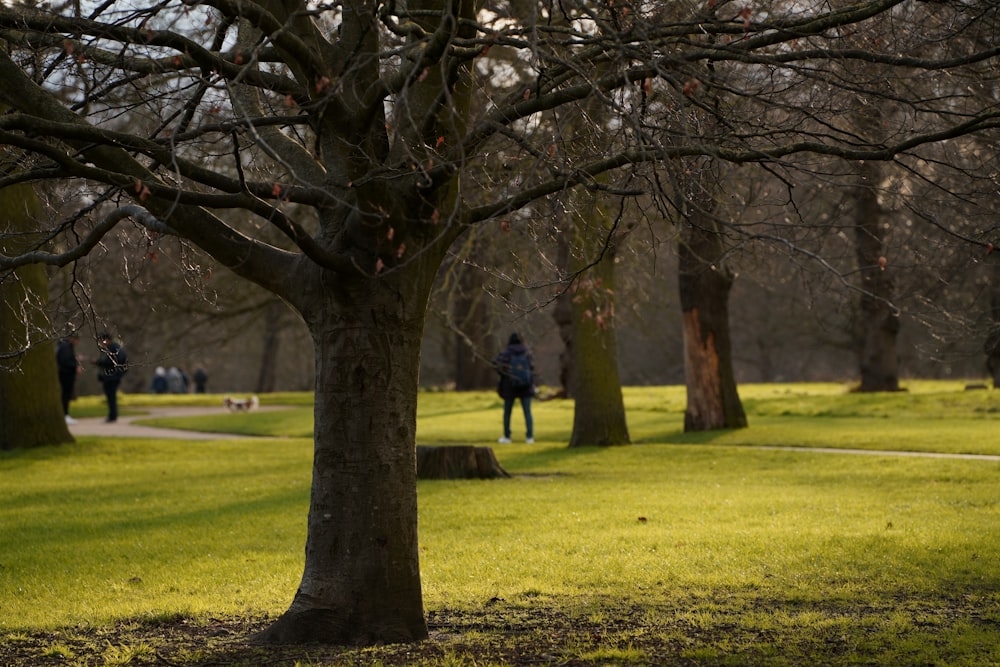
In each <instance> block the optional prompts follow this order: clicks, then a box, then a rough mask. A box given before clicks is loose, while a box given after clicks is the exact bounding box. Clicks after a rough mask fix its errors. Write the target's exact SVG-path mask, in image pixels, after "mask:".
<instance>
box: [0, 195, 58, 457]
mask: <svg viewBox="0 0 1000 667" xmlns="http://www.w3.org/2000/svg"><path fill="white" fill-rule="evenodd" d="M38 208H39V207H38V200H37V198H36V195H35V192H34V191H33V190H32V189H31V187H30V186H27V185H19V186H11V187H7V188H4V189H3V190H0V220H2V224H0V226H2V227H4V228H5V229H8V230H11V231H19V232H23V234H16V235H9V236H6V235H5V236H4V237H3V239H6V241H5V242H2V243H0V253H3V254H5V255H17V254H19V253H21V252H25V251H29V250H32V249H33V243H34V241H35V236H34V235H33V234H32V232H34V231H35V229H36V224H35V220H36V216H37V215H38ZM47 307H48V280H47V278H46V275H45V268H44V267H42V266H40V265H32V266H25V267H22V268H20V269H17V270H15V271H14V272H13V273H10V274H7V275H5V276H3V278H2V279H0V450H5V449H20V448H27V447H38V446H42V445H58V444H63V443H67V442H73V436H72V435H70V432H69V429H68V428H67V427H66V421H65V419H64V417H63V411H62V405H61V403H60V399H59V379H58V371H57V369H56V360H55V347H54V346H53V345H52V343H51V342H44V341H39V340H38V338H39V336H43V335H44V332H45V331H46V330H47V328H48V314H47Z"/></svg>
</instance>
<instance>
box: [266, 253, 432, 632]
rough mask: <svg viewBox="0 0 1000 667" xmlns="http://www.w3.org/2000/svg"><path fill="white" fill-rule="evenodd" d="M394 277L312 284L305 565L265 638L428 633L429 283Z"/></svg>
mask: <svg viewBox="0 0 1000 667" xmlns="http://www.w3.org/2000/svg"><path fill="white" fill-rule="evenodd" d="M416 264H417V263H415V265H416ZM411 268H412V267H411ZM424 268H425V269H426V268H427V267H424ZM431 268H433V267H431ZM428 272H429V273H430V275H431V278H432V277H433V271H431V270H429V269H428V271H424V273H428ZM394 275H395V276H396V279H390V278H384V279H381V280H380V279H369V280H365V279H360V280H352V281H351V284H349V285H348V284H346V283H347V281H348V279H346V278H343V277H341V278H339V279H338V280H339V281H340V283H341V284H342V285H344V286H343V287H342V288H338V289H337V290H327V291H324V290H316V292H315V294H317V297H316V298H317V299H327V301H326V302H325V303H314V304H312V307H311V308H310V309H309V312H307V313H305V315H304V317H305V320H306V322H307V324H308V326H309V329H310V331H311V333H312V336H313V340H314V344H315V350H316V398H315V429H316V430H315V453H314V462H313V483H312V497H311V502H310V508H309V530H308V540H307V543H306V558H305V571H304V573H303V576H302V582H301V584H300V585H299V589H298V592H297V593H296V594H295V598H294V600H293V602H292V604H291V606H290V608H289V609H288V611H286V612H285V614H284V615H283V616H282V617H281V618H280V619H279V620H278V621H277V622H276V623H275V624H274V625H272V626H271V627H270V628H269V629H267V630H266V631H264V632H263V633H262V634H261V635H260V636H259V637H258V639H259V640H261V641H266V642H272V643H308V642H322V643H328V644H349V645H354V644H358V645H372V644H378V643H383V642H389V643H391V642H408V641H415V640H419V639H423V638H425V637H426V636H427V627H426V624H425V622H424V616H423V605H422V600H421V589H420V568H419V559H418V551H417V496H416V489H417V479H416V457H415V431H416V408H417V384H418V369H419V363H420V340H421V335H422V331H423V322H424V310H425V308H426V303H427V296H428V293H429V289H430V287H429V283H430V279H425V277H424V276H421V275H420V274H419V273H417V272H416V271H412V270H407V269H403V270H401V271H398V272H397V273H396V274H394ZM407 275H408V276H409V279H408V278H407V277H406V276H407ZM315 284H317V285H318V284H319V282H316V283H315ZM333 299H336V303H331V300H333Z"/></svg>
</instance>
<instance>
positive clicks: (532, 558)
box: [0, 383, 1000, 665]
mask: <svg viewBox="0 0 1000 667" xmlns="http://www.w3.org/2000/svg"><path fill="white" fill-rule="evenodd" d="M741 391H742V395H743V396H744V399H745V401H746V405H747V408H748V413H749V417H750V422H751V427H750V428H749V429H745V430H741V431H737V432H726V433H723V432H719V433H712V434H698V435H685V434H683V433H681V429H680V424H681V422H682V412H683V392H682V390H680V389H678V388H672V387H668V388H630V389H628V390H627V392H626V400H627V404H628V408H629V424H630V428H631V432H632V437H633V440H634V441H635V442H636V443H637V444H636V445H634V446H630V447H617V448H612V449H601V450H599V449H581V450H570V449H567V448H566V447H565V442H566V440H567V439H568V436H569V428H570V425H571V421H572V405H571V404H570V403H567V402H554V401H553V402H546V403H540V404H538V405H537V406H536V421H537V424H538V425H537V428H536V431H537V433H536V436H537V439H538V444H536V445H533V446H529V445H524V444H517V443H515V444H514V445H503V446H501V445H495V446H494V451H495V452H496V454H497V456H498V458H499V460H500V462H501V463H502V464H503V465H504V467H505V468H506V469H507V470H508V471H509V472H510V473H512V475H513V477H512V478H511V479H509V480H497V481H422V482H420V487H419V499H420V527H421V530H420V534H421V571H422V576H423V581H424V590H425V604H426V607H427V610H428V620H429V622H430V626H431V631H432V638H431V640H430V641H428V642H424V643H422V644H420V645H417V646H409V647H382V648H377V649H365V650H358V649H353V650H350V649H318V648H316V649H312V650H309V651H302V650H298V649H281V650H268V651H265V650H264V649H261V648H259V647H253V646H250V645H248V644H247V642H246V641H245V640H246V637H247V636H248V634H249V633H250V632H252V631H253V630H254V629H255V628H259V627H262V626H263V625H264V624H266V623H267V621H268V619H269V618H273V617H274V616H275V615H277V614H280V613H281V612H282V611H283V610H284V608H285V606H286V605H287V604H288V602H289V600H290V598H291V595H292V593H293V592H294V590H295V587H296V584H297V582H298V577H299V575H300V574H301V553H302V545H303V543H304V538H305V535H304V525H305V512H306V509H307V506H308V484H309V478H310V466H311V443H310V441H309V439H308V435H309V434H310V433H311V411H310V409H309V408H308V400H306V399H303V398H302V397H301V396H298V397H295V398H294V399H287V400H288V402H296V403H297V404H298V405H299V406H300V407H296V408H292V409H291V410H289V411H287V412H275V413H265V412H260V413H256V414H252V415H229V414H225V413H221V412H220V414H219V415H218V416H212V417H204V418H198V419H197V420H196V421H197V423H192V422H191V421H189V419H194V418H189V419H185V420H177V422H176V423H180V422H182V421H183V423H184V424H185V425H188V426H197V427H198V428H199V429H203V430H204V429H206V428H209V427H212V428H218V429H234V430H235V428H236V427H237V426H238V427H239V428H240V429H242V430H243V431H245V432H252V433H266V434H268V435H276V436H281V437H279V438H260V439H256V438H255V439H245V440H232V439H230V440H213V441H204V442H201V441H195V442H191V441H168V440H128V439H117V440H114V439H111V440H97V439H95V438H81V439H80V441H79V442H78V443H77V444H75V445H72V446H69V447H60V448H51V449H42V450H34V451H27V452H12V453H3V454H0V479H2V480H4V481H3V484H0V664H66V665H85V664H86V665H89V664H95V665H96V664H178V665H208V664H245V665H256V664H264V663H266V664H288V665H294V664H301V665H309V664H313V665H339V664H393V665H396V664H400V665H402V664H426V665H492V664H524V665H528V664H540V663H541V664H549V663H551V664H571V665H607V664H637V665H646V664H685V665H723V664H725V665H729V664H733V665H759V664H773V665H785V664H788V665H807V664H809V665H812V664H844V665H848V664H851V665H853V664H904V665H907V664H908V665H918V664H919V665H928V664H940V665H989V664H1000V509H998V499H1000V461H997V460H970V459H961V458H944V459H942V458H925V457H912V456H909V457H906V456H897V455H880V454H873V455H865V456H858V455H846V454H830V453H824V452H817V451H809V448H816V447H851V448H854V447H857V448H864V449H882V450H909V451H940V452H951V453H955V452H973V453H981V454H994V455H995V454H1000V444H998V442H997V440H1000V438H998V437H997V436H996V428H995V427H996V426H997V422H996V420H997V419H1000V416H998V415H1000V412H998V411H997V409H996V406H997V405H1000V392H993V391H971V392H966V391H963V390H962V386H961V384H958V383H952V384H948V383H920V384H918V385H915V386H912V387H911V391H909V392H906V393H900V394H892V395H878V396H860V395H856V394H849V393H847V392H845V391H844V389H843V387H838V386H836V385H767V386H750V387H746V388H742V390H741ZM147 400H148V399H147V398H146V397H126V405H131V406H132V407H133V408H134V409H136V410H139V409H140V408H141V404H142V403H143V402H146V401H147ZM186 400H187V399H186ZM207 400H212V399H207ZM267 402H269V401H267V400H265V403H267ZM499 419H500V415H499V402H498V401H497V399H495V397H493V396H492V395H490V394H488V393H470V394H453V393H446V392H440V393H426V394H422V395H421V403H420V414H419V423H418V440H419V441H420V442H421V443H424V444H448V443H469V444H488V443H492V442H494V441H495V438H496V436H497V435H499V433H498V428H497V426H498V424H499ZM519 424H520V422H519V420H518V418H517V417H515V425H519ZM516 428H517V426H515V433H516ZM965 440H971V442H965ZM770 446H777V447H785V446H792V447H796V448H803V449H795V450H784V449H782V450H774V449H767V448H765V447H770ZM158 661H159V662H158Z"/></svg>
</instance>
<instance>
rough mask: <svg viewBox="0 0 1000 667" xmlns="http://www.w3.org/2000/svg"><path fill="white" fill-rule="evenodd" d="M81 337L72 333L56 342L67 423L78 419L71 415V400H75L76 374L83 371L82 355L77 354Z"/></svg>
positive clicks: (63, 406)
mask: <svg viewBox="0 0 1000 667" xmlns="http://www.w3.org/2000/svg"><path fill="white" fill-rule="evenodd" d="M79 342H80V337H79V336H78V335H76V334H75V333H71V334H70V335H68V336H66V337H65V338H63V339H61V340H60V341H59V342H58V343H57V344H56V367H57V368H58V369H59V389H60V393H61V398H62V409H63V417H64V418H65V419H66V423H67V424H75V423H76V420H75V419H73V418H72V417H70V416H69V402H70V401H72V400H73V391H74V389H75V388H76V376H77V375H79V374H80V373H82V372H83V365H82V364H81V363H80V357H79V356H78V355H77V354H76V344H77V343H79Z"/></svg>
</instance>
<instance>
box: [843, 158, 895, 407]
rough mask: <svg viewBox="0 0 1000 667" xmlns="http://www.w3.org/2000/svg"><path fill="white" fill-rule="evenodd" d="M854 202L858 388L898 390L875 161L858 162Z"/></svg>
mask: <svg viewBox="0 0 1000 667" xmlns="http://www.w3.org/2000/svg"><path fill="white" fill-rule="evenodd" d="M857 169H858V179H859V182H858V186H857V189H856V206H855V216H856V217H855V221H854V233H855V236H854V238H855V249H856V252H857V259H858V271H859V273H860V275H861V303H860V316H859V321H858V334H857V346H858V358H859V362H860V372H861V384H860V386H859V387H858V390H859V391H863V392H869V391H899V352H898V350H897V348H896V339H897V337H898V335H899V327H900V321H899V313H898V311H897V310H896V309H895V308H894V307H893V305H892V297H893V281H892V277H891V276H892V273H891V269H890V268H888V262H887V259H886V257H885V243H884V241H883V234H884V230H883V228H884V224H885V215H884V212H883V210H882V207H881V206H880V205H879V202H878V194H877V191H876V188H877V187H878V182H879V178H880V170H879V168H878V165H877V164H875V163H871V162H865V163H860V164H858V165H857Z"/></svg>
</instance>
